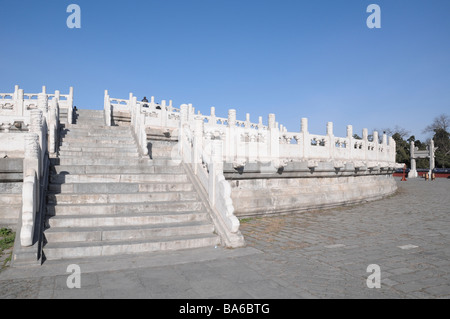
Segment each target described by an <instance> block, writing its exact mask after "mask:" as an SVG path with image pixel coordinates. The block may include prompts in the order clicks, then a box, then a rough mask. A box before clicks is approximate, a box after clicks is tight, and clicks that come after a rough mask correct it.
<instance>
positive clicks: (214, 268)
mask: <svg viewBox="0 0 450 319" xmlns="http://www.w3.org/2000/svg"><path fill="white" fill-rule="evenodd" d="M398 185H399V191H398V193H397V194H396V195H394V196H391V197H389V198H387V199H384V200H379V201H375V202H369V203H366V204H361V205H355V206H350V207H341V208H336V209H329V210H324V211H313V212H307V213H301V214H298V215H286V216H279V217H264V218H254V219H250V220H244V221H242V225H241V230H242V232H243V234H244V236H245V238H246V241H247V247H246V248H241V249H235V250H230V249H223V248H217V249H215V248H214V247H211V248H202V249H198V250H195V251H189V252H188V251H184V252H166V253H158V254H153V255H141V256H134V257H130V258H126V259H124V258H111V259H98V260H96V261H95V260H71V261H70V262H60V263H50V262H47V263H45V264H44V265H43V266H40V267H36V268H28V269H20V268H9V269H7V270H4V271H3V272H1V273H0V298H167V299H175V298H187V299H195V298H214V299H216V298H217V299H219V298H220V299H222V298H237V299H241V298H251V299H254V298H256V299H267V298H270V299H273V298H275V299H288V298H291V299H292V298H295V299H297V298H299V299H300V298H446V299H448V298H450V246H449V242H450V195H449V194H450V180H448V179H438V180H436V181H434V182H425V181H424V180H423V179H416V180H413V179H410V180H408V181H407V182H400V181H398ZM69 263H76V264H79V265H80V268H81V272H82V274H81V288H80V289H76V288H75V289H69V288H68V287H67V283H66V281H67V278H68V276H69V275H70V274H69V273H67V272H66V270H67V269H66V268H67V265H68V264H69ZM371 264H376V265H378V266H379V267H380V270H381V272H380V277H381V288H378V289H377V288H372V289H370V288H368V286H367V278H368V277H369V276H370V275H371V273H370V272H367V267H368V266H369V265H371Z"/></svg>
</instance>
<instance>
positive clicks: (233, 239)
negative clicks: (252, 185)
mask: <svg viewBox="0 0 450 319" xmlns="http://www.w3.org/2000/svg"><path fill="white" fill-rule="evenodd" d="M187 112H188V106H187V105H182V106H181V112H180V113H181V121H180V126H181V128H180V135H179V140H178V141H179V142H178V149H179V153H180V155H181V157H182V160H183V163H185V165H187V166H188V167H189V170H190V171H191V172H192V173H193V175H194V176H195V177H196V180H198V184H200V185H201V186H202V188H203V190H204V191H205V193H206V196H207V200H208V202H209V205H210V207H211V217H212V219H213V221H214V224H215V226H216V229H217V232H218V233H219V235H220V237H221V239H222V241H223V244H224V246H226V247H233V248H237V247H241V246H243V245H244V243H245V242H244V237H243V236H242V234H241V232H240V231H239V226H240V223H239V220H238V219H237V218H236V216H235V215H234V207H233V202H232V200H231V187H230V185H229V184H228V182H227V181H226V180H225V177H224V175H223V159H222V141H221V140H209V141H208V140H205V139H204V128H203V119H202V118H201V117H199V118H197V119H195V120H194V121H190V122H189V121H187V116H186V115H187ZM192 126H193V127H192Z"/></svg>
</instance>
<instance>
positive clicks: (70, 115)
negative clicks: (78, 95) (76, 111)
mask: <svg viewBox="0 0 450 319" xmlns="http://www.w3.org/2000/svg"><path fill="white" fill-rule="evenodd" d="M73 94H74V93H73V87H72V86H71V87H70V89H69V98H68V99H67V103H68V106H67V122H68V123H69V124H73Z"/></svg>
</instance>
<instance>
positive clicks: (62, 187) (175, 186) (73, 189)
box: [49, 183, 194, 194]
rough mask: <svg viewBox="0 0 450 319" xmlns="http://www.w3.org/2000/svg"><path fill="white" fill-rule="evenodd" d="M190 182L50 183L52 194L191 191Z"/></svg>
mask: <svg viewBox="0 0 450 319" xmlns="http://www.w3.org/2000/svg"><path fill="white" fill-rule="evenodd" d="M193 189H194V187H193V185H192V184H190V183H68V184H50V185H49V191H50V192H51V193H53V194H69V193H76V194H101V193H108V194H120V193H150V192H192V191H193Z"/></svg>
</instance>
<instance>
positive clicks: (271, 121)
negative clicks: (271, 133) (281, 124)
mask: <svg viewBox="0 0 450 319" xmlns="http://www.w3.org/2000/svg"><path fill="white" fill-rule="evenodd" d="M268 124H269V129H272V128H276V127H277V123H276V122H275V114H274V113H270V114H269V116H268Z"/></svg>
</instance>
